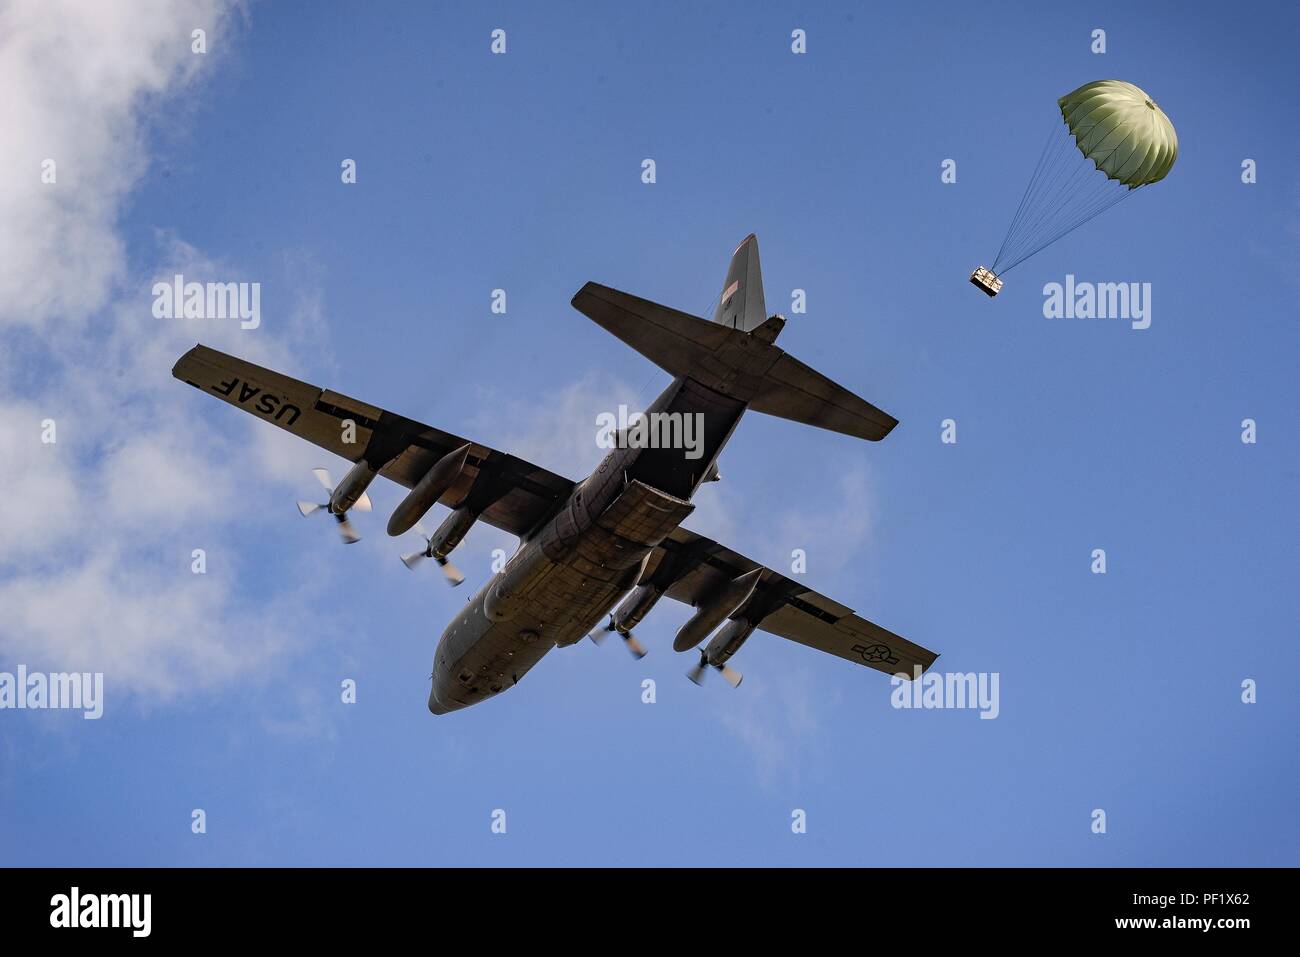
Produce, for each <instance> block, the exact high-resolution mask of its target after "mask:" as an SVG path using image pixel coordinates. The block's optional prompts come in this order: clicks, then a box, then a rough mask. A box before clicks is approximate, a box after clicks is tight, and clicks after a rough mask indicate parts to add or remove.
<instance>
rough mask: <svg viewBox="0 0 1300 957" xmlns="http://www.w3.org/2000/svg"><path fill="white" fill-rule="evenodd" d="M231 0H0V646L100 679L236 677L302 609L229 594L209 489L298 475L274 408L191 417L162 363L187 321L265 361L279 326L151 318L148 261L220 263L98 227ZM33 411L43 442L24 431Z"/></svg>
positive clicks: (168, 695) (286, 631) (203, 267)
mask: <svg viewBox="0 0 1300 957" xmlns="http://www.w3.org/2000/svg"><path fill="white" fill-rule="evenodd" d="M234 9H237V8H236V7H235V5H234V4H232V3H226V2H219V0H188V2H185V0H180V2H167V0H155V2H147V0H135V2H132V3H116V4H109V3H96V2H85V3H69V2H56V0H50V2H19V3H12V4H8V5H6V6H4V7H3V8H2V9H0V38H3V39H0V84H2V85H3V89H4V90H5V96H4V97H3V98H0V128H3V129H4V130H5V136H4V137H3V139H0V165H2V166H3V168H4V169H5V170H6V174H7V175H6V178H5V179H4V180H3V181H0V355H3V356H5V359H4V361H3V370H2V371H3V373H4V378H3V379H0V488H4V489H5V492H6V496H7V498H6V509H5V516H6V517H5V521H6V525H7V527H6V529H5V534H3V535H0V608H3V609H4V615H3V618H2V619H0V655H3V657H4V659H5V660H11V661H13V662H24V663H27V664H29V665H31V666H33V667H46V668H49V669H50V670H64V669H69V670H71V669H76V670H91V671H103V672H104V673H105V683H106V689H107V690H106V694H111V695H112V696H113V699H114V700H116V701H120V700H122V698H123V697H126V696H128V695H132V694H133V695H136V696H138V697H139V698H141V699H142V700H144V701H146V702H157V701H168V700H174V699H176V698H177V697H179V696H182V695H186V694H189V693H192V692H203V691H208V690H211V689H213V688H217V687H220V686H222V685H225V684H228V683H230V682H234V681H239V680H243V679H252V680H257V679H258V677H259V675H262V674H263V669H264V667H265V666H266V665H267V664H268V663H270V662H272V661H274V660H275V659H276V658H277V657H278V656H280V655H282V654H283V653H285V652H286V651H287V650H288V649H289V648H291V647H292V645H293V641H294V639H293V638H292V637H291V636H292V635H296V634H302V633H304V632H305V631H306V630H309V629H304V628H303V627H302V626H303V625H304V623H305V622H308V621H309V618H308V615H309V614H310V611H309V605H308V603H309V602H310V600H311V595H310V594H302V593H301V592H299V593H296V594H295V595H294V596H292V597H287V598H286V597H272V598H266V599H258V600H257V602H256V603H255V604H250V603H249V601H248V600H247V599H246V598H245V597H244V594H243V590H242V589H241V588H240V577H239V576H240V573H241V566H240V560H241V555H240V550H239V548H238V547H237V540H236V539H235V537H234V535H233V533H232V531H231V528H230V517H231V516H230V513H231V505H230V503H231V502H241V508H247V507H250V506H248V505H247V504H246V503H244V502H242V501H241V496H240V495H239V494H238V493H239V489H238V488H236V487H235V484H234V483H235V481H236V477H237V474H242V478H243V479H244V480H245V481H250V482H252V481H257V482H260V483H266V482H267V481H268V480H270V481H271V482H274V481H275V480H276V479H281V480H290V479H291V478H292V480H293V481H294V482H301V480H302V478H303V476H304V475H305V471H304V472H302V473H295V474H294V475H292V477H291V476H290V471H291V467H292V464H296V462H297V461H298V460H297V459H295V458H294V457H293V456H292V455H290V454H288V453H286V452H285V444H284V441H285V440H286V439H288V437H287V436H277V437H272V436H269V435H265V436H259V435H258V432H259V431H260V432H262V433H274V432H276V430H273V429H266V428H265V427H264V426H262V424H261V423H259V422H256V421H255V420H251V419H250V420H249V421H247V422H244V421H238V422H236V421H233V419H232V421H230V422H222V421H220V420H219V419H218V421H216V422H214V423H213V424H212V426H211V427H209V425H208V423H206V422H205V423H204V424H203V427H202V428H196V427H195V423H194V422H193V421H191V420H190V419H189V418H188V417H187V412H186V411H185V404H184V403H182V402H178V401H177V399H178V397H180V396H183V395H184V392H183V390H184V388H185V387H184V386H183V385H181V384H179V383H177V382H176V381H175V380H174V379H173V378H172V377H171V367H172V365H173V363H174V362H175V360H176V359H177V357H178V356H179V355H180V354H181V353H182V352H183V351H185V349H187V348H188V347H189V346H191V345H193V344H194V342H195V341H197V340H198V339H200V338H202V339H203V340H204V341H205V342H207V343H209V344H211V345H213V346H215V347H216V348H225V349H228V350H230V351H233V352H237V353H239V354H240V355H243V356H247V357H249V358H251V359H253V360H254V361H258V362H262V363H264V364H267V365H277V366H279V367H281V368H286V371H291V369H290V368H288V367H289V366H290V353H296V354H298V355H299V357H300V358H301V351H302V350H301V347H300V345H299V344H298V343H296V342H294V334H293V331H292V330H290V331H289V332H288V333H287V334H282V333H280V332H279V331H274V332H273V331H271V330H268V329H266V328H263V329H260V330H258V331H257V332H256V333H241V332H240V331H239V329H238V323H229V324H226V325H224V326H222V325H220V324H213V323H206V324H203V325H202V326H199V325H198V324H196V323H193V322H186V321H178V320H159V319H156V318H154V317H153V315H152V311H151V308H150V307H151V298H152V297H151V292H150V289H151V286H152V283H153V281H154V280H155V279H156V278H158V277H160V276H170V275H171V274H172V273H173V272H185V273H190V274H206V275H217V276H237V275H238V273H237V272H236V271H235V270H234V269H233V268H232V265H231V264H229V263H222V262H219V261H213V260H211V259H209V258H207V257H205V256H204V255H203V254H202V253H201V252H200V251H199V250H196V249H194V248H193V247H191V246H189V245H187V244H186V243H184V242H182V241H180V240H179V239H177V238H176V237H174V236H172V235H170V234H169V233H167V232H159V233H157V234H156V235H155V236H154V237H153V239H154V242H155V247H156V248H155V256H154V259H153V263H152V265H151V266H150V268H149V270H148V272H147V274H144V273H133V272H131V271H129V270H128V267H127V265H126V262H125V259H124V255H123V250H124V241H123V236H122V235H121V233H120V231H119V228H118V220H119V218H120V216H121V214H122V212H123V208H124V204H125V203H126V201H127V199H128V197H129V194H130V192H131V190H132V188H133V187H134V186H135V185H136V184H137V183H138V182H139V179H140V177H141V175H142V174H143V172H144V171H145V170H146V169H147V167H148V164H149V156H148V153H147V150H146V148H145V143H146V133H147V131H148V130H149V128H150V124H151V123H154V122H156V121H158V120H159V119H160V118H165V119H166V121H167V122H174V120H175V118H176V117H177V116H181V117H184V116H185V115H186V113H187V112H188V102H189V101H188V100H187V99H186V98H185V97H186V96H187V95H191V94H199V93H201V92H202V87H201V86H199V85H196V84H195V83H194V81H195V79H196V78H197V77H198V76H199V75H200V74H201V73H202V72H204V71H205V70H207V69H210V68H211V66H212V65H213V56H214V54H213V53H209V54H208V55H207V56H199V55H196V54H194V53H192V52H191V49H190V34H191V31H192V30H193V29H196V28H203V29H205V30H206V31H207V33H208V49H209V50H214V51H215V50H219V49H221V48H222V43H221V39H222V37H223V30H224V28H225V27H226V26H227V25H228V23H229V20H230V13H231V12H232V10H234ZM164 111H165V112H164ZM46 158H52V159H54V160H55V161H56V163H57V164H58V165H57V177H58V179H57V182H56V183H54V184H43V183H41V182H40V172H41V162H42V160H44V159H46ZM308 278H309V279H310V276H308ZM294 311H295V313H296V314H297V315H298V316H299V322H297V323H294V324H291V325H295V326H304V325H306V323H307V322H308V321H309V320H310V319H311V318H312V317H313V316H314V315H315V314H316V313H318V311H319V302H318V301H317V300H316V298H315V297H314V295H313V293H312V291H311V290H310V289H308V290H305V291H302V292H301V294H300V303H299V305H298V307H297V308H296V309H295V310H294ZM291 344H292V345H293V348H292V349H291V348H290V345H291ZM47 418H49V419H54V420H55V423H56V429H57V442H55V443H54V444H44V443H42V442H41V422H42V420H43V419H47ZM233 418H234V419H237V418H238V417H233ZM276 438H278V439H279V441H278V442H277V440H276ZM232 462H238V463H239V470H238V473H237V472H236V470H235V469H233V468H232V466H231V463H232ZM259 467H260V468H261V469H262V472H261V473H258V472H257V469H258V468H259ZM285 491H286V492H287V491H288V490H287V489H286V490H285ZM268 498H269V496H268ZM290 500H291V498H290V496H289V495H288V494H286V495H285V496H284V501H285V502H286V503H287V502H288V501H290ZM291 513H292V510H291V509H289V508H288V507H287V506H286V510H285V515H286V516H288V515H289V514H291ZM286 520H287V519H286ZM194 547H202V548H204V549H205V550H206V551H207V553H208V560H209V570H208V573H207V574H205V575H195V574H192V572H191V569H190V560H191V559H190V553H191V550H192V548H194ZM318 587H323V585H322V586H318ZM237 599H238V600H237Z"/></svg>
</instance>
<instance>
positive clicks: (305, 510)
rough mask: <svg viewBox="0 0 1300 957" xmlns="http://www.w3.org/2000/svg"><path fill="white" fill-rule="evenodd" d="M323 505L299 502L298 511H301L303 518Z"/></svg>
mask: <svg viewBox="0 0 1300 957" xmlns="http://www.w3.org/2000/svg"><path fill="white" fill-rule="evenodd" d="M324 507H325V506H324V505H317V504H316V503H315V502H299V503H298V511H300V512H302V516H303V518H306V517H307V516H308V515H310V514H311V513H312V512H314V511H316V510H318V509H322V508H324Z"/></svg>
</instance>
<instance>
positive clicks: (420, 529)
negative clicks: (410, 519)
mask: <svg viewBox="0 0 1300 957" xmlns="http://www.w3.org/2000/svg"><path fill="white" fill-rule="evenodd" d="M411 530H412V531H413V532H415V534H417V535H419V536H420V537H421V538H423V539H424V543H425V544H426V545H427V544H429V538H430V535H429V533H428V532H427V531H425V529H424V526H423V525H421V524H420V523H419V522H416V523H415V524H414V525H412V526H411Z"/></svg>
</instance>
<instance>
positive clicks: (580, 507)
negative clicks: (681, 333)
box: [429, 378, 745, 714]
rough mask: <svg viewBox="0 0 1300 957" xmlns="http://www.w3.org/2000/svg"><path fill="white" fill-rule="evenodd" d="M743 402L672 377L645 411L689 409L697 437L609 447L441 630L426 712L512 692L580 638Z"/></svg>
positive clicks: (711, 456)
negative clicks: (555, 651)
mask: <svg viewBox="0 0 1300 957" xmlns="http://www.w3.org/2000/svg"><path fill="white" fill-rule="evenodd" d="M744 411H745V404H744V403H743V402H740V401H738V400H736V399H733V398H729V397H728V396H725V395H722V394H721V393H719V392H716V391H713V390H712V389H707V388H705V387H704V386H701V385H700V384H699V383H697V382H695V381H693V380H691V379H689V378H678V379H676V380H674V381H673V383H672V384H671V385H670V386H669V387H668V388H667V389H666V390H665V391H664V392H663V393H662V394H661V395H660V396H659V398H658V399H656V400H655V402H654V403H653V404H652V405H651V406H650V408H649V409H648V410H647V415H649V414H651V413H661V414H662V413H667V414H669V415H672V414H680V415H683V416H686V415H698V416H699V417H698V418H697V419H696V420H695V421H696V422H698V423H699V424H700V434H699V439H698V444H696V445H695V447H693V448H692V449H689V450H688V449H686V448H683V447H680V446H677V447H662V446H660V447H631V445H630V444H629V445H628V446H627V447H616V448H613V449H611V450H610V452H609V454H608V455H606V456H605V458H604V460H602V461H601V463H600V465H599V466H598V467H597V469H596V471H594V472H593V473H592V474H591V475H590V476H589V477H588V478H587V479H586V480H585V481H583V482H582V483H580V484H579V485H578V486H576V487H575V488H574V490H573V493H572V494H571V495H570V496H569V498H568V500H567V501H566V502H565V504H564V505H563V506H562V507H561V508H560V509H559V511H558V512H557V513H556V514H555V515H554V516H552V517H551V518H549V519H548V520H547V521H546V522H544V523H543V524H542V525H541V526H540V528H538V529H535V530H533V531H532V532H531V533H529V534H528V535H527V536H525V537H524V538H523V540H522V542H521V544H520V547H519V549H518V550H517V551H516V552H515V554H514V556H513V557H512V558H511V559H510V561H509V562H507V564H506V566H505V567H504V568H503V569H502V570H501V571H500V572H498V573H497V574H496V575H494V576H493V577H492V578H491V579H490V580H489V581H488V582H487V583H486V584H485V585H484V586H483V587H482V588H480V589H479V591H478V593H477V594H476V595H474V597H473V598H472V599H470V600H469V601H468V602H467V603H466V604H465V607H464V609H463V610H462V611H461V612H460V613H459V614H458V615H457V616H456V618H455V619H454V620H453V621H452V622H451V623H450V624H449V625H448V626H447V629H446V631H444V632H443V635H442V638H441V640H440V641H439V642H438V648H437V651H436V652H435V655H434V662H433V686H432V689H431V690H430V693H429V710H430V711H432V712H433V713H434V714H447V713H448V712H451V711H457V710H459V709H461V708H466V707H468V706H470V705H472V704H477V703H478V702H480V701H484V700H486V699H488V698H491V697H494V696H495V695H497V694H500V693H501V692H502V691H505V690H506V689H508V688H510V687H512V686H513V685H515V684H516V683H518V681H519V680H520V679H521V678H523V676H524V675H525V674H526V673H527V672H528V670H529V669H530V668H532V667H533V665H535V664H537V662H538V661H540V660H541V659H542V657H543V656H544V655H545V654H546V653H547V652H548V651H550V650H551V649H552V648H556V647H563V646H565V645H571V644H573V643H575V642H577V641H580V640H581V639H582V638H583V637H584V636H586V635H587V634H588V633H589V632H590V631H591V630H592V629H593V628H595V627H596V626H597V625H598V624H600V623H601V622H602V621H603V620H604V619H605V617H606V616H607V615H608V614H609V613H610V611H611V609H613V607H614V605H615V604H616V603H617V602H618V600H619V598H620V597H622V596H623V595H624V594H625V593H626V592H627V591H628V590H629V589H630V588H632V587H633V586H634V585H635V584H636V583H637V579H638V577H639V576H640V573H641V569H642V567H643V566H644V563H645V560H646V558H647V557H648V556H649V555H650V553H651V551H653V549H654V548H655V546H656V545H658V544H659V543H660V542H661V541H662V540H663V539H664V538H665V537H666V536H667V535H668V534H669V533H670V532H672V531H673V529H675V528H676V527H677V526H678V525H679V524H680V523H681V521H682V519H684V518H685V517H686V515H688V514H690V511H691V510H692V508H693V506H692V505H691V504H690V500H691V497H692V496H693V495H694V494H695V491H696V490H697V489H698V488H699V487H700V485H701V484H702V483H703V482H704V481H705V479H706V476H707V475H708V474H709V472H710V470H711V469H712V467H713V466H714V465H715V463H716V461H717V457H718V453H720V452H721V451H722V448H723V446H724V445H726V443H727V440H728V439H729V438H730V437H731V434H732V432H733V431H734V430H735V427H736V424H737V423H738V422H739V421H740V417H741V415H742V414H743V413H744Z"/></svg>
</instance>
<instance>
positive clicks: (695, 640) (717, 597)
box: [673, 568, 763, 651]
mask: <svg viewBox="0 0 1300 957" xmlns="http://www.w3.org/2000/svg"><path fill="white" fill-rule="evenodd" d="M762 574H763V569H761V568H755V569H754V570H753V571H751V572H746V573H745V574H743V575H741V576H739V577H738V578H733V579H732V580H731V581H729V582H727V583H726V584H725V585H723V586H722V587H721V588H720V589H718V590H717V591H716V592H714V593H713V594H712V595H710V596H709V597H708V599H707V600H706V601H705V602H704V603H703V604H701V605H700V606H699V611H697V612H696V613H695V614H694V615H692V616H691V619H690V621H688V622H686V624H684V625H682V628H681V631H679V632H677V637H676V638H674V639H673V651H690V650H691V649H692V648H694V647H695V646H696V645H698V644H699V643H700V642H701V641H703V640H704V638H705V636H707V635H708V634H709V632H711V631H713V629H714V628H717V627H718V625H720V624H722V622H723V620H724V619H726V618H730V617H731V616H732V615H734V614H735V613H736V612H737V611H739V610H740V607H741V606H742V605H744V604H745V602H747V601H749V596H750V595H752V594H754V589H755V588H757V587H758V579H759V576H761V575H762Z"/></svg>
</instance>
